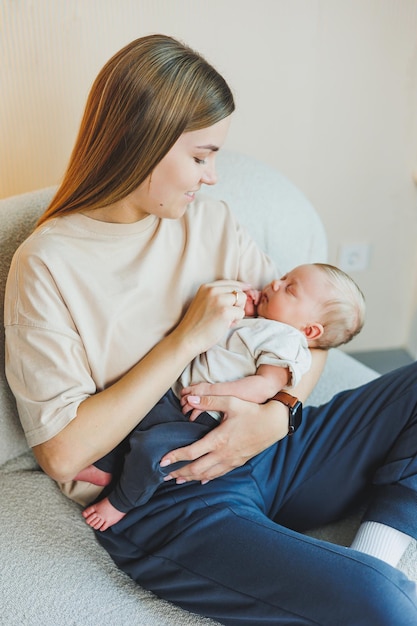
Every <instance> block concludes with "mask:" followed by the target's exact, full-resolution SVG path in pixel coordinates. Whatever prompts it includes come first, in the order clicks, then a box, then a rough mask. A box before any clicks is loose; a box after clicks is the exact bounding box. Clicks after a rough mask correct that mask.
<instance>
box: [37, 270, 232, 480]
mask: <svg viewBox="0 0 417 626" xmlns="http://www.w3.org/2000/svg"><path fill="white" fill-rule="evenodd" d="M242 288H243V285H242V283H239V282H237V281H217V282H216V283H212V284H210V285H204V286H202V287H201V288H200V289H199V291H198V293H197V295H196V297H195V298H194V300H193V302H192V303H191V305H190V307H189V309H188V311H187V313H186V314H185V316H184V318H183V319H182V320H181V322H180V323H179V324H178V326H177V327H176V329H175V330H174V331H173V332H172V333H170V335H168V336H167V337H166V338H164V339H163V340H162V341H161V342H160V343H159V344H158V345H157V346H155V348H153V349H152V350H151V351H150V352H149V353H148V354H147V355H146V356H145V357H144V358H143V359H142V360H141V361H140V362H138V363H137V364H136V365H135V366H134V367H133V368H132V369H131V370H130V371H129V372H128V373H127V374H125V376H123V377H122V378H121V379H120V380H119V381H117V382H116V383H114V384H113V385H112V386H111V387H108V388H107V389H105V390H104V391H101V392H99V393H97V394H95V395H94V396H91V397H89V398H87V400H85V401H84V402H82V403H81V404H80V406H79V408H78V411H77V416H76V417H75V419H73V420H72V421H71V422H70V423H69V424H68V425H67V426H66V427H65V428H64V429H63V430H62V431H61V432H59V433H58V434H57V435H55V436H54V437H53V438H52V439H50V440H48V441H46V442H44V443H42V444H40V445H37V446H35V447H34V448H33V452H34V454H35V457H36V459H37V461H38V463H39V464H40V466H41V467H42V468H43V470H44V471H45V472H46V473H47V474H49V475H50V476H51V477H52V478H54V479H55V480H57V481H59V482H66V481H69V480H71V479H72V478H73V477H74V476H75V475H76V474H78V472H80V471H81V470H82V469H83V468H84V467H86V466H88V465H90V464H91V463H93V462H95V461H96V460H97V459H98V458H100V457H101V456H103V455H104V454H107V453H108V452H109V451H110V450H111V449H112V448H114V446H115V445H117V444H118V443H119V442H120V441H121V440H122V439H123V438H124V437H125V436H126V435H127V434H128V433H129V432H130V431H131V430H132V429H133V428H134V427H135V426H136V425H137V424H138V423H139V422H140V421H141V419H142V418H143V417H144V416H145V415H146V413H147V412H148V411H149V410H150V409H151V408H152V407H153V406H154V404H156V402H157V401H158V400H159V399H160V397H161V396H162V395H163V394H164V393H165V392H166V391H167V389H169V387H170V386H171V385H172V383H173V382H174V380H176V378H178V376H179V375H180V374H181V372H182V370H183V369H184V367H185V366H186V365H187V364H188V362H189V361H191V360H192V359H193V358H194V357H195V356H196V355H197V354H199V353H200V352H204V351H205V350H207V349H208V348H209V347H211V346H212V345H213V344H214V343H215V342H216V341H217V340H218V339H219V338H220V337H221V336H222V335H223V334H224V332H226V330H227V328H228V327H229V326H230V325H231V324H232V323H233V322H234V321H236V320H240V319H241V318H242V317H243V315H244V311H243V308H242V307H237V306H233V305H234V303H235V296H234V294H233V293H232V291H233V289H242Z"/></svg>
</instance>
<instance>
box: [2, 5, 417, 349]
mask: <svg viewBox="0 0 417 626" xmlns="http://www.w3.org/2000/svg"><path fill="white" fill-rule="evenodd" d="M150 32H164V33H167V34H172V35H174V36H177V37H179V38H182V39H183V40H185V41H186V42H187V43H189V44H190V45H192V46H194V47H195V48H197V49H198V50H199V51H200V52H202V53H203V54H204V55H205V56H206V57H207V58H208V59H209V60H210V61H211V62H212V63H213V64H214V65H215V66H216V67H217V68H218V69H219V70H220V71H221V72H222V73H223V74H224V75H225V77H226V79H227V80H228V81H229V83H230V84H231V86H232V88H233V90H234V93H235V95H236V99H237V105H238V109H237V112H236V114H235V119H234V123H233V125H232V130H231V133H230V136H229V139H228V143H227V147H229V148H230V149H236V150H240V151H242V152H245V153H248V154H252V155H254V156H256V157H258V158H259V159H261V160H264V161H266V162H268V163H269V164H271V165H273V166H274V167H276V168H278V169H280V170H281V171H283V172H284V173H285V174H286V175H287V176H288V177H289V178H290V179H291V180H293V182H295V183H296V184H297V185H298V186H299V187H300V188H301V189H302V190H303V191H304V192H305V194H306V195H307V196H308V197H309V198H310V200H311V201H312V202H313V203H314V204H315V206H316V207H317V209H318V211H319V213H320V215H321V217H322V219H323V221H324V223H325V226H326V229H327V232H328V235H329V241H330V260H331V261H332V262H338V250H339V247H340V245H341V244H344V243H356V242H365V243H369V244H370V245H371V249H372V254H371V263H370V267H369V269H367V270H366V271H364V272H361V273H356V274H354V277H355V278H356V279H357V281H358V282H359V284H360V285H361V287H362V288H363V290H364V291H365V294H366V296H367V301H368V311H369V313H368V322H367V324H366V327H365V329H364V331H363V332H362V334H361V335H360V336H359V337H358V338H356V339H355V340H354V343H352V344H351V345H350V346H349V349H357V350H362V349H373V348H386V347H393V346H403V345H406V344H407V341H408V338H409V337H411V336H414V335H413V332H414V331H413V328H414V326H413V323H414V324H415V322H413V319H416V318H417V313H416V309H417V297H416V295H415V289H416V285H417V268H416V252H415V250H416V240H417V188H416V185H415V184H414V183H413V181H412V177H411V174H412V171H413V170H414V169H415V168H417V113H416V111H417V0H400V1H399V0H210V1H206V0H118V1H117V2H116V1H115V0H33V1H30V0H19V1H16V0H0V196H7V195H11V194H14V193H19V192H23V191H27V190H31V189H35V188H39V187H43V186H46V185H51V184H55V183H57V182H58V181H59V178H60V176H61V174H62V172H63V169H64V167H65V164H66V161H67V158H68V156H69V152H70V150H71V147H72V144H73V141H74V135H75V133H76V130H77V127H78V123H79V120H80V116H81V112H82V108H83V105H84V102H85V98H86V95H87V93H88V90H89V87H90V85H91V82H92V80H93V79H94V77H95V75H96V73H97V71H98V70H99V69H100V67H101V66H102V65H103V63H104V62H105V61H106V60H107V59H108V58H109V57H110V56H111V55H112V54H113V53H114V52H115V51H116V50H118V49H119V48H120V47H122V46H123V45H124V44H125V43H127V42H128V41H130V40H131V39H134V38H135V37H138V36H140V35H143V34H147V33H150Z"/></svg>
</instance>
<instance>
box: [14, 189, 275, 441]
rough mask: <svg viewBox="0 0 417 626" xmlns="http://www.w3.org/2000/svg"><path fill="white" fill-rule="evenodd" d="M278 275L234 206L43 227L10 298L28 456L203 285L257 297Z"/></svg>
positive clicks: (26, 247) (202, 204)
mask: <svg viewBox="0 0 417 626" xmlns="http://www.w3.org/2000/svg"><path fill="white" fill-rule="evenodd" d="M276 275H277V273H276V269H275V268H274V266H273V263H272V261H271V260H270V259H268V258H267V257H266V256H265V255H264V254H263V253H262V252H261V251H260V250H259V249H258V248H257V246H256V244H255V243H254V242H253V240H252V239H251V238H250V237H249V235H248V234H247V233H246V231H245V230H244V229H242V228H241V227H240V226H239V225H238V223H237V222H236V220H235V218H234V216H233V215H232V214H231V212H230V210H229V209H228V207H227V206H226V205H225V204H224V203H222V202H218V201H215V200H212V199H208V198H204V197H203V196H200V197H198V198H197V199H196V200H195V201H194V202H193V203H192V204H191V205H190V206H189V208H188V209H187V211H186V213H185V215H184V216H183V217H182V218H181V219H177V220H169V219H159V218H156V217H155V216H152V215H151V216H148V217H147V218H145V219H143V220H141V221H139V222H136V223H134V224H112V223H107V222H99V221H97V220H93V219H91V218H88V217H86V216H84V215H82V214H80V213H77V214H73V215H68V216H66V217H59V218H54V219H52V220H50V221H48V222H46V223H45V224H44V225H42V226H41V227H39V228H38V229H37V230H36V231H35V232H34V233H33V234H32V235H31V236H30V237H29V238H28V239H27V240H26V241H25V242H24V243H23V244H22V245H21V246H20V248H19V249H18V250H17V252H16V254H15V256H14V258H13V262H12V265H11V269H10V273H9V278H8V281H7V288H6V298H5V328H6V374H7V379H8V381H9V384H10V387H11V389H12V391H13V393H14V395H15V397H16V401H17V407H18V411H19V416H20V419H21V422H22V426H23V428H24V431H25V434H26V438H27V441H28V444H29V446H35V445H37V444H40V443H42V442H44V441H47V440H48V439H50V438H52V437H53V436H55V435H56V434H57V433H58V432H60V431H61V430H62V429H63V428H64V427H65V426H66V425H67V424H68V423H69V422H70V421H71V420H72V419H74V417H75V416H76V414H77V408H78V406H79V404H80V403H81V402H82V401H83V400H84V399H86V398H87V397H88V396H90V395H92V394H94V393H96V392H97V391H100V390H102V389H104V388H105V387H107V386H109V385H111V384H112V383H113V382H114V381H116V380H117V379H118V378H120V377H121V376H123V374H125V373H126V372H127V371H128V370H129V369H130V368H131V367H132V366H133V365H135V364H136V363H137V362H138V361H139V360H140V359H141V358H142V357H143V356H144V355H145V353H146V352H148V351H149V349H150V348H152V347H153V346H154V345H155V344H156V343H157V342H159V341H160V339H161V338H162V337H163V336H164V335H166V334H167V333H168V332H169V331H170V330H171V329H172V328H173V327H174V326H175V325H176V324H177V323H178V321H179V320H180V318H181V317H182V315H183V312H184V310H185V308H186V307H187V305H188V304H189V302H190V300H191V299H192V297H193V295H194V294H195V292H196V291H197V289H198V287H199V286H200V284H202V283H206V282H210V281H212V280H215V279H221V278H228V279H238V280H244V281H247V282H249V283H251V285H253V287H255V288H259V287H261V286H262V285H264V284H265V283H266V282H268V281H270V280H272V279H273V278H274V277H275V276H276Z"/></svg>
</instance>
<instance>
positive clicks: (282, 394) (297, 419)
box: [270, 391, 303, 435]
mask: <svg viewBox="0 0 417 626" xmlns="http://www.w3.org/2000/svg"><path fill="white" fill-rule="evenodd" d="M270 400H276V401H277V402H282V404H285V406H287V407H288V408H289V410H290V414H289V416H288V434H289V435H293V434H294V433H295V431H296V430H298V428H299V426H300V425H301V422H302V419H303V405H302V403H301V401H300V400H299V399H298V398H295V397H294V396H292V395H291V394H289V393H287V392H286V391H278V393H277V394H275V396H273V397H272V398H270Z"/></svg>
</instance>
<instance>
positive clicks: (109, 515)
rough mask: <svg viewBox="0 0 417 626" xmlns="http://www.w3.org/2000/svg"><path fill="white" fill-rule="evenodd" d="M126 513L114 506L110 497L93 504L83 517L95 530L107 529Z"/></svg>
mask: <svg viewBox="0 0 417 626" xmlns="http://www.w3.org/2000/svg"><path fill="white" fill-rule="evenodd" d="M125 515H126V513H122V511H119V510H118V509H116V507H114V506H113V505H112V504H111V503H110V501H109V499H108V498H103V500H100V502H97V503H96V504H92V505H91V506H89V507H87V508H86V509H85V510H84V511H83V517H84V519H85V521H86V522H87V524H88V525H89V526H91V528H94V530H101V531H103V530H107V529H108V528H110V526H113V524H117V522H120V520H121V519H123V518H124V516H125Z"/></svg>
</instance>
